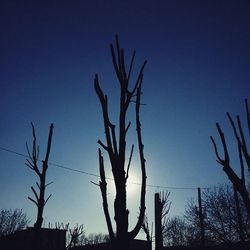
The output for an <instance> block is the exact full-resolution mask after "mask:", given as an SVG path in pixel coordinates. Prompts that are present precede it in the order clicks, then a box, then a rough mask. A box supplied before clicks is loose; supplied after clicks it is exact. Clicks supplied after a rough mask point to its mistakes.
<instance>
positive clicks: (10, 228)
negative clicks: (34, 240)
mask: <svg viewBox="0 0 250 250" xmlns="http://www.w3.org/2000/svg"><path fill="white" fill-rule="evenodd" d="M29 223H30V220H29V219H28V218H27V215H26V214H25V213H24V212H23V210H22V209H18V208H16V209H15V210H11V209H1V210H0V237H1V236H5V235H8V234H12V233H15V232H16V231H19V230H22V229H25V228H26V227H27V226H28V225H29Z"/></svg>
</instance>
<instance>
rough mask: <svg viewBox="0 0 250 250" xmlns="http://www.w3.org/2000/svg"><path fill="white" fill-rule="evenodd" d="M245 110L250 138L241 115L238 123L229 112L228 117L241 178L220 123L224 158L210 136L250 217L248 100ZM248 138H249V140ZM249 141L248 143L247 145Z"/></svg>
mask: <svg viewBox="0 0 250 250" xmlns="http://www.w3.org/2000/svg"><path fill="white" fill-rule="evenodd" d="M245 109H246V120H247V128H248V130H247V133H248V136H246V134H245V133H244V130H243V127H242V124H241V119H240V117H239V115H237V116H236V122H235V121H234V120H233V118H232V117H231V115H230V113H229V112H227V117H228V119H229V122H230V124H231V126H232V129H233V133H234V137H235V140H236V144H237V151H238V152H237V153H238V156H239V161H240V176H239V175H238V174H237V173H236V172H235V170H234V169H233V167H232V166H231V162H230V155H229V150H228V145H227V141H226V138H225V135H224V132H223V130H222V129H221V127H220V125H219V123H218V122H217V123H216V127H217V130H218V133H219V136H220V140H221V143H222V147H223V151H224V157H221V156H220V154H219V152H218V148H217V144H216V142H215V140H214V138H213V137H212V136H210V139H211V141H212V144H213V146H214V150H215V154H216V157H217V162H218V163H219V164H221V165H222V166H223V171H224V172H225V173H226V175H227V177H228V178H229V180H230V181H231V183H232V184H233V186H234V188H235V189H236V190H237V192H238V193H239V194H240V195H241V197H242V199H243V201H244V204H245V206H246V208H247V211H248V215H249V217H250V197H249V193H248V191H247V187H246V182H245V174H244V171H245V169H244V164H246V165H247V169H248V171H249V172H250V155H249V152H248V144H249V139H250V113H249V108H248V102H247V99H245ZM247 137H248V138H247ZM247 140H248V143H247Z"/></svg>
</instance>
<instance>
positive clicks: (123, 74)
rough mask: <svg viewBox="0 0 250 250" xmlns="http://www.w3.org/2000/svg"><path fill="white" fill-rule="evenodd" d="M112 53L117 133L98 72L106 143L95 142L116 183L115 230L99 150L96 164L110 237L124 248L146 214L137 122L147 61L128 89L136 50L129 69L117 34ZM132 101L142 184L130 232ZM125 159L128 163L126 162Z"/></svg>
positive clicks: (143, 165)
mask: <svg viewBox="0 0 250 250" xmlns="http://www.w3.org/2000/svg"><path fill="white" fill-rule="evenodd" d="M110 50H111V56H112V62H113V67H114V69H115V73H116V76H117V79H118V82H119V86H120V100H119V115H118V117H119V118H118V119H119V125H118V135H117V133H116V131H115V128H116V126H115V124H113V123H112V122H111V119H110V110H109V105H108V97H107V95H105V94H104V93H103V91H102V89H101V87H100V84H99V78H98V75H97V74H96V75H95V80H94V86H95V91H96V94H97V96H98V98H99V101H100V103H101V107H102V113H103V122H104V130H105V137H106V138H105V139H106V142H105V143H103V142H102V141H101V140H99V141H98V143H99V144H100V146H101V147H102V148H103V149H104V150H105V151H106V152H107V153H108V155H109V161H110V164H111V169H112V174H113V177H114V182H115V190H116V194H115V200H114V215H115V216H114V220H115V223H116V231H115V232H114V230H113V227H112V222H111V219H110V214H109V209H108V202H107V183H106V177H105V168H104V159H103V156H102V153H101V150H100V149H99V167H100V176H101V181H100V183H99V186H100V189H101V194H102V199H103V210H104V214H105V218H106V222H107V226H108V231H109V235H110V240H111V242H112V243H113V246H115V245H117V246H118V245H122V246H123V248H124V249H128V248H129V242H130V240H132V239H134V238H135V236H136V235H137V234H138V232H139V231H140V229H141V226H142V223H143V220H144V214H145V209H146V207H145V194H146V169H145V159H144V153H143V147H144V146H143V143H142V135H141V122H140V107H141V86H142V81H143V70H144V67H145V65H146V61H145V62H144V63H143V65H142V67H141V68H140V70H139V73H138V76H137V78H136V80H135V84H134V85H133V86H132V88H131V90H130V88H129V83H130V80H131V72H132V68H133V64H134V58H135V52H134V53H133V56H132V59H131V62H130V64H129V68H128V70H127V69H126V66H125V57H124V49H123V48H121V47H120V44H119V41H118V37H117V36H116V45H115V47H114V46H113V45H112V44H111V45H110ZM134 103H135V124H136V133H137V142H138V152H139V157H140V165H141V173H142V185H141V195H140V211H139V217H138V220H137V222H136V225H135V227H134V228H133V230H132V231H130V232H129V231H128V217H129V210H128V208H127V193H126V186H127V179H128V176H129V168H130V164H131V159H132V155H133V150H134V145H132V148H131V151H130V155H129V157H128V158H127V157H126V138H127V132H128V130H129V128H130V125H131V122H128V123H127V114H128V110H129V107H130V106H131V104H134ZM126 159H127V160H128V163H127V162H126Z"/></svg>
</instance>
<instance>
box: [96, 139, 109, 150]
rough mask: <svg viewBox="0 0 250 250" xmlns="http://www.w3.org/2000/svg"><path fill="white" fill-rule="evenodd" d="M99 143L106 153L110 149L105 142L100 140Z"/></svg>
mask: <svg viewBox="0 0 250 250" xmlns="http://www.w3.org/2000/svg"><path fill="white" fill-rule="evenodd" d="M97 143H98V144H99V145H100V146H102V147H103V148H104V149H105V150H106V151H108V147H107V146H106V145H104V144H103V142H102V141H101V140H98V141H97Z"/></svg>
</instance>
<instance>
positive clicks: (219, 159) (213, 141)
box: [210, 136, 224, 165]
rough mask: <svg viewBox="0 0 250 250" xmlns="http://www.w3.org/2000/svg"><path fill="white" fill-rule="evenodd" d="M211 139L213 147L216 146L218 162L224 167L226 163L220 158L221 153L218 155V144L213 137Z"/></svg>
mask: <svg viewBox="0 0 250 250" xmlns="http://www.w3.org/2000/svg"><path fill="white" fill-rule="evenodd" d="M210 139H211V141H212V143H213V146H214V151H215V154H216V157H217V162H218V163H220V164H221V165H223V164H224V161H223V160H222V158H220V156H219V153H218V149H217V145H216V143H215V140H214V138H213V137H212V136H210Z"/></svg>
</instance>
